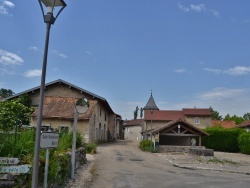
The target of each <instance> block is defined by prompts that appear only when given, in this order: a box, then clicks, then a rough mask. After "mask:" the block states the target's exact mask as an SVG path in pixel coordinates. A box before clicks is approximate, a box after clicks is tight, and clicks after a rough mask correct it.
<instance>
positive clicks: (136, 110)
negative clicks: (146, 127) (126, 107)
mask: <svg viewBox="0 0 250 188" xmlns="http://www.w3.org/2000/svg"><path fill="white" fill-rule="evenodd" d="M138 111H139V107H138V106H137V107H136V108H135V111H134V119H137V117H138Z"/></svg>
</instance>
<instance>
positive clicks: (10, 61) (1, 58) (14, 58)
mask: <svg viewBox="0 0 250 188" xmlns="http://www.w3.org/2000/svg"><path fill="white" fill-rule="evenodd" d="M23 62H24V61H23V59H22V58H21V57H19V56H18V55H16V54H14V53H11V52H8V51H5V50H1V49H0V63H1V64H4V65H20V64H22V63H23Z"/></svg>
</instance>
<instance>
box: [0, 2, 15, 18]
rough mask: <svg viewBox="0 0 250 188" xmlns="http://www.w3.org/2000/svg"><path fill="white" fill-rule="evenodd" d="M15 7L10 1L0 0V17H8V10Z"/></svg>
mask: <svg viewBox="0 0 250 188" xmlns="http://www.w3.org/2000/svg"><path fill="white" fill-rule="evenodd" d="M14 7H15V5H14V3H12V2H11V1H3V0H0V15H1V14H2V15H10V14H9V10H8V8H14Z"/></svg>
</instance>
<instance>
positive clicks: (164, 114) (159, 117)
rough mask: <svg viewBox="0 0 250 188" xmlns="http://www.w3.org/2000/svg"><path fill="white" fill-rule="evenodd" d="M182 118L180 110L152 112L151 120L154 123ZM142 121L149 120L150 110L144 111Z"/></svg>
mask: <svg viewBox="0 0 250 188" xmlns="http://www.w3.org/2000/svg"><path fill="white" fill-rule="evenodd" d="M181 118H184V116H183V113H182V111H180V110H154V111H153V114H152V120H153V121H154V120H156V121H172V120H177V119H181ZM144 119H145V120H146V121H149V120H151V112H150V110H145V111H144Z"/></svg>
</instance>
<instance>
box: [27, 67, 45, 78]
mask: <svg viewBox="0 0 250 188" xmlns="http://www.w3.org/2000/svg"><path fill="white" fill-rule="evenodd" d="M41 74H42V71H41V70H39V69H33V70H28V71H26V72H25V73H24V76H25V77H28V78H32V77H37V76H41Z"/></svg>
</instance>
